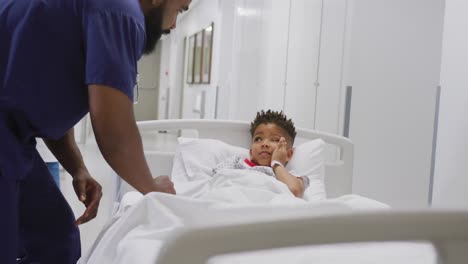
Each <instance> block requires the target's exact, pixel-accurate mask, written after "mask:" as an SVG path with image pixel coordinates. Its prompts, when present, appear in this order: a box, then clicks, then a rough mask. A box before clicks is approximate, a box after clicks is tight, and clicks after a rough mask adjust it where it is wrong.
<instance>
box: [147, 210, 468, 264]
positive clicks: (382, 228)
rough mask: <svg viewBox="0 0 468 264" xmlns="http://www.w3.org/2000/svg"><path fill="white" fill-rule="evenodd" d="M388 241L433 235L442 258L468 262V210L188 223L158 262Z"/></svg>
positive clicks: (453, 263) (454, 263)
mask: <svg viewBox="0 0 468 264" xmlns="http://www.w3.org/2000/svg"><path fill="white" fill-rule="evenodd" d="M385 241H429V242H432V243H433V244H434V245H435V248H436V249H437V251H438V254H439V257H440V261H441V262H440V263H444V264H462V263H467V259H468V211H466V212H461V211H433V210H426V211H419V212H405V211H388V212H382V211H379V212H366V213H354V214H336V215H328V216H322V217H321V216H319V217H317V216H313V217H305V218H300V219H290V220H280V221H271V222H266V221H262V222H256V223H248V224H246V223H243V224H238V225H232V224H231V225H224V226H223V225H218V226H214V227H202V228H195V229H188V230H185V231H183V232H181V233H179V234H178V235H176V236H174V237H172V238H171V239H169V241H168V242H167V244H166V245H165V247H164V248H163V249H162V250H161V253H160V255H159V257H158V260H157V262H156V263H158V264H178V263H191V264H202V263H206V261H207V260H208V259H209V258H210V257H213V256H217V255H222V254H227V253H236V252H245V251H255V250H266V249H276V248H284V247H294V246H305V245H323V244H337V243H353V242H385Z"/></svg>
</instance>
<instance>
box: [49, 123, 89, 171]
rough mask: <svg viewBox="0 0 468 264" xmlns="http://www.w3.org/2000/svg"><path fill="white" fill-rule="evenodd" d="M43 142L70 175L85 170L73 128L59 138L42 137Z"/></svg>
mask: <svg viewBox="0 0 468 264" xmlns="http://www.w3.org/2000/svg"><path fill="white" fill-rule="evenodd" d="M44 142H45V143H46V145H47V147H48V148H49V149H50V151H51V152H52V154H54V156H55V157H56V158H57V160H58V161H59V162H60V164H62V166H63V167H64V168H65V170H66V171H67V172H68V173H70V175H72V176H73V175H76V174H77V173H78V172H80V171H83V170H84V171H87V169H86V166H85V164H84V162H83V157H82V156H81V152H80V149H79V148H78V146H77V145H76V142H75V134H74V129H73V128H71V129H70V130H68V131H67V133H66V134H65V135H64V136H63V137H62V138H60V139H59V140H50V139H44Z"/></svg>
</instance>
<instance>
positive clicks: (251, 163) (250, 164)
mask: <svg viewBox="0 0 468 264" xmlns="http://www.w3.org/2000/svg"><path fill="white" fill-rule="evenodd" d="M244 161H245V163H247V165H249V166H250V167H255V166H257V164H255V163H253V161H251V160H249V159H245V160H244Z"/></svg>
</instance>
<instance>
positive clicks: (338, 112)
mask: <svg viewBox="0 0 468 264" xmlns="http://www.w3.org/2000/svg"><path fill="white" fill-rule="evenodd" d="M347 7H348V6H347V0H327V1H324V6H323V19H322V34H321V37H320V43H321V44H320V46H321V47H320V57H319V69H318V84H319V85H318V88H317V93H316V96H317V106H316V114H315V116H316V120H315V129H317V130H320V131H326V132H329V133H333V134H338V135H341V134H342V131H343V125H342V124H343V118H342V115H343V108H344V106H343V104H342V103H341V102H342V101H343V100H342V99H343V97H344V96H345V94H344V93H343V92H342V91H343V90H344V89H343V88H344V86H345V85H344V84H343V83H342V82H343V79H342V76H343V66H344V65H343V64H344V60H343V57H344V43H345V36H346V29H347V26H346V22H347V21H346V20H347V11H348V10H347Z"/></svg>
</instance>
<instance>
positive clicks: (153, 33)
mask: <svg viewBox="0 0 468 264" xmlns="http://www.w3.org/2000/svg"><path fill="white" fill-rule="evenodd" d="M164 6H165V4H162V5H160V6H158V7H155V8H153V9H151V10H150V11H149V12H148V14H146V15H145V26H146V43H145V49H144V51H143V52H144V54H150V53H151V52H153V51H154V48H155V47H156V44H157V43H158V40H159V39H160V38H161V36H162V34H169V33H170V32H171V31H170V30H169V29H167V30H163V29H162V24H163V16H164Z"/></svg>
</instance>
